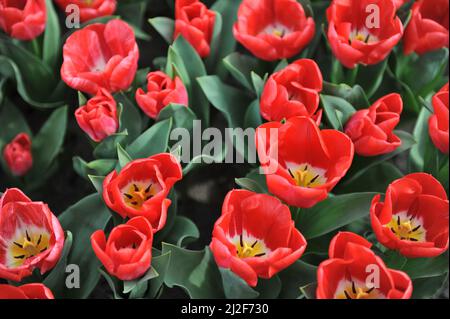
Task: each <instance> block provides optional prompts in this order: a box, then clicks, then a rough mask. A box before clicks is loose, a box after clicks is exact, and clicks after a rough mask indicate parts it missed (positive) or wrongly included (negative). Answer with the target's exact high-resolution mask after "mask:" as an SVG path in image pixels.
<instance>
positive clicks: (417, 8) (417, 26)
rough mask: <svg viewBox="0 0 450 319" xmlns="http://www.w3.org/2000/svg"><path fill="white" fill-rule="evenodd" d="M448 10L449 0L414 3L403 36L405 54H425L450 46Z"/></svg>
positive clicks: (420, 0) (422, 0) (421, 0)
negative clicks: (449, 43) (449, 39)
mask: <svg viewBox="0 0 450 319" xmlns="http://www.w3.org/2000/svg"><path fill="white" fill-rule="evenodd" d="M448 10H449V0H434V1H429V0H427V1H425V0H419V1H416V2H415V3H414V5H413V7H412V15H411V20H410V22H409V24H408V27H407V28H406V30H405V37H404V38H403V42H404V43H403V50H404V52H405V54H411V53H412V52H416V53H417V54H424V53H427V52H429V51H434V50H437V49H440V48H443V47H447V48H448V42H449V41H448Z"/></svg>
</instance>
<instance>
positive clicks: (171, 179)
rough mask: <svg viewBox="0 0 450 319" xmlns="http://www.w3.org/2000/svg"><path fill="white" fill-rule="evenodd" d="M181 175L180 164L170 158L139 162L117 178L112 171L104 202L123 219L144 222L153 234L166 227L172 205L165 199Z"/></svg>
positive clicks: (104, 192) (153, 158)
mask: <svg viewBox="0 0 450 319" xmlns="http://www.w3.org/2000/svg"><path fill="white" fill-rule="evenodd" d="M182 174H183V173H182V170H181V166H180V163H179V162H178V161H177V159H176V158H175V157H174V156H173V155H171V154H168V153H162V154H157V155H153V156H150V157H149V158H145V159H138V160H135V161H132V162H130V163H128V164H127V165H126V166H125V167H124V168H123V169H122V170H121V171H120V173H119V174H117V172H116V171H115V170H114V171H113V172H111V173H110V174H109V175H108V176H106V178H105V180H104V181H103V199H104V200H105V203H106V205H108V207H109V208H111V209H112V210H113V211H115V212H116V213H118V214H119V215H120V216H122V217H123V218H125V217H130V218H132V217H135V216H143V217H145V218H147V219H148V220H149V221H150V223H151V224H152V227H153V230H154V231H155V232H156V231H158V230H160V229H161V228H163V227H164V225H165V224H166V218H167V208H168V207H169V206H170V204H171V201H170V199H168V198H167V195H168V194H169V192H170V189H171V188H172V186H173V185H174V184H175V183H176V182H177V181H179V180H180V179H181V177H182Z"/></svg>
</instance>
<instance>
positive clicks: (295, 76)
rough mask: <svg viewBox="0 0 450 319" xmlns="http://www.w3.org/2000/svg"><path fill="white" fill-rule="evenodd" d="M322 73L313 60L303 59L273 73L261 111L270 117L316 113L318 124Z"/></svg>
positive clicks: (264, 95)
mask: <svg viewBox="0 0 450 319" xmlns="http://www.w3.org/2000/svg"><path fill="white" fill-rule="evenodd" d="M322 84H323V79H322V73H321V72H320V69H319V66H318V65H317V64H316V62H314V61H313V60H309V59H300V60H297V61H296V62H294V63H292V64H289V65H288V66H287V67H286V68H284V69H283V70H281V71H278V72H276V73H274V74H272V75H271V76H270V78H269V79H268V80H267V83H266V85H265V86H264V90H263V92H262V95H261V115H262V117H264V118H265V119H266V120H268V121H281V120H283V119H288V118H290V117H293V116H297V115H303V116H309V117H312V118H313V119H314V120H315V121H316V122H317V123H318V124H319V123H320V120H321V118H322V111H318V110H317V109H318V107H319V100H320V97H319V92H320V91H322Z"/></svg>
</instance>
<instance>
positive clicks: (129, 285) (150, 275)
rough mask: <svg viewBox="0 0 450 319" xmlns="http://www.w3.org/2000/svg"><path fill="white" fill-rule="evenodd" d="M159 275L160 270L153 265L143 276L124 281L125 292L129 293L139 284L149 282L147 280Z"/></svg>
mask: <svg viewBox="0 0 450 319" xmlns="http://www.w3.org/2000/svg"><path fill="white" fill-rule="evenodd" d="M158 276H159V274H158V272H157V271H156V270H155V269H154V268H153V267H150V269H149V270H148V271H147V272H146V273H145V274H144V275H143V276H142V277H141V278H139V279H135V280H128V281H124V282H123V293H124V294H128V293H130V292H131V291H132V290H134V289H137V288H139V286H141V285H142V284H144V283H147V281H149V280H152V279H154V278H156V277H158Z"/></svg>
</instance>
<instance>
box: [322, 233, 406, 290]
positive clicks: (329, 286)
mask: <svg viewBox="0 0 450 319" xmlns="http://www.w3.org/2000/svg"><path fill="white" fill-rule="evenodd" d="M371 246H372V244H371V243H369V242H368V241H367V240H365V239H364V238H362V237H360V236H358V235H356V234H354V233H349V232H340V233H338V234H337V235H336V236H335V237H334V238H333V240H332V241H331V243H330V248H329V259H328V260H326V261H324V262H322V263H321V264H320V265H319V269H318V270H317V294H316V296H317V298H318V299H409V298H411V294H412V289H413V287H412V282H411V279H410V278H409V277H408V275H407V274H405V273H404V272H402V271H398V270H394V269H389V268H387V267H386V265H385V264H384V262H383V260H382V259H381V258H380V257H378V256H377V255H375V253H374V252H373V251H372V250H370V247H371Z"/></svg>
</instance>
